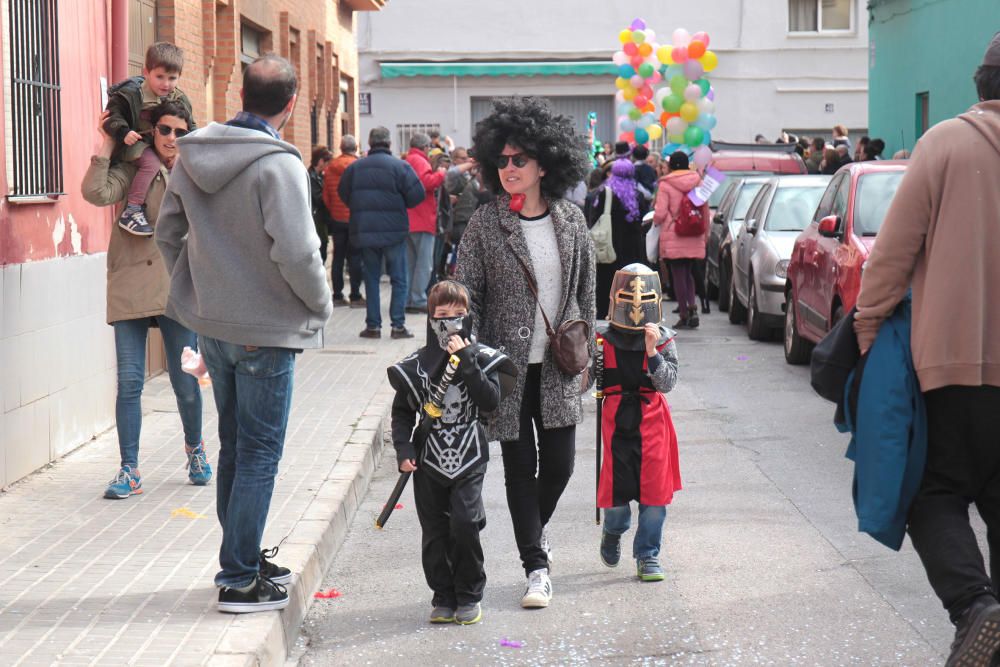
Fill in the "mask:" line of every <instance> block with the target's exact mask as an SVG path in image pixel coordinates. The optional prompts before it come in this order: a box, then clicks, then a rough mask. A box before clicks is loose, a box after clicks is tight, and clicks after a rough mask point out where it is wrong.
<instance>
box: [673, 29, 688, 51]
mask: <svg viewBox="0 0 1000 667" xmlns="http://www.w3.org/2000/svg"><path fill="white" fill-rule="evenodd" d="M690 43H691V35H690V34H689V33H688V31H687V30H685V29H684V28H678V29H677V30H674V46H675V47H676V46H687V45H688V44H690Z"/></svg>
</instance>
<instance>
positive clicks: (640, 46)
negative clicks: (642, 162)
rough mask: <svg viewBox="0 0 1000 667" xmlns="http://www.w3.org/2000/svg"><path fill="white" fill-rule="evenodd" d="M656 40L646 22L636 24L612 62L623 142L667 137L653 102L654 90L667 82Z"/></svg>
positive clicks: (623, 33)
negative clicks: (615, 68) (658, 54)
mask: <svg viewBox="0 0 1000 667" xmlns="http://www.w3.org/2000/svg"><path fill="white" fill-rule="evenodd" d="M655 40H656V34H655V33H654V32H653V31H652V30H651V29H649V28H647V27H646V22H645V21H643V20H642V19H636V20H634V21H632V23H631V25H629V27H628V28H625V29H624V30H622V31H621V32H620V33H619V34H618V41H620V42H621V44H622V47H621V50H620V51H617V52H616V53H615V54H614V56H613V57H612V60H613V61H614V63H615V65H617V66H618V77H617V78H616V79H615V86H616V87H617V88H618V92H617V94H616V95H615V99H616V101H617V110H618V129H619V131H620V132H621V134H620V135H619V137H618V139H619V141H628V142H629V143H637V144H644V143H646V142H647V141H649V140H650V139H654V140H655V139H659V138H660V137H661V136H663V128H662V127H661V126H660V125H659V124H658V123H657V120H656V117H657V113H656V105H655V104H654V99H653V95H654V93H653V86H655V85H656V84H658V83H660V81H662V80H663V74H662V72H661V71H660V67H661V64H662V63H661V62H660V60H659V59H658V58H657V53H658V52H659V51H661V50H662V48H661V47H660V46H659V45H658V44H657V43H656V41H655Z"/></svg>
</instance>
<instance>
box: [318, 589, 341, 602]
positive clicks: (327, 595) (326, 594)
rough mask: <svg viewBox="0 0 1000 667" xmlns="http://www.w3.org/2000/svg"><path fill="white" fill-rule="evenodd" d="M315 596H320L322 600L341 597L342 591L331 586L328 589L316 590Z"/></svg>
mask: <svg viewBox="0 0 1000 667" xmlns="http://www.w3.org/2000/svg"><path fill="white" fill-rule="evenodd" d="M313 597H314V598H319V599H321V600H323V599H332V598H339V597H340V591H338V590H337V589H336V588H331V589H330V590H327V591H316V592H315V593H314V594H313Z"/></svg>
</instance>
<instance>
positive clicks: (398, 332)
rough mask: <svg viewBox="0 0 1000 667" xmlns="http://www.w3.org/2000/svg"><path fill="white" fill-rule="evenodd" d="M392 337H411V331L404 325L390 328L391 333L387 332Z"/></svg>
mask: <svg viewBox="0 0 1000 667" xmlns="http://www.w3.org/2000/svg"><path fill="white" fill-rule="evenodd" d="M389 335H390V336H392V337H393V338H413V332H412V331H410V330H409V329H407V328H406V327H400V328H398V329H397V328H396V327H393V328H392V333H390V334H389Z"/></svg>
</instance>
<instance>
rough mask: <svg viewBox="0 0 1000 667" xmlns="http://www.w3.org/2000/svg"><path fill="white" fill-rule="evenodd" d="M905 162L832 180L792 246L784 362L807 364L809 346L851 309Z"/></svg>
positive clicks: (858, 166)
mask: <svg viewBox="0 0 1000 667" xmlns="http://www.w3.org/2000/svg"><path fill="white" fill-rule="evenodd" d="M906 164H907V163H906V162H902V161H899V162H896V161H878V162H856V163H853V164H848V165H845V166H844V167H841V168H840V170H839V171H838V172H837V173H836V174H835V175H834V177H833V180H832V181H830V185H828V186H827V188H826V192H825V193H824V194H823V198H822V199H821V200H820V203H819V206H818V207H817V208H816V213H815V215H814V216H813V219H812V222H810V223H809V225H808V226H807V227H806V229H805V230H804V231H803V232H802V233H801V234H800V235H799V236H798V238H797V239H796V240H795V246H794V248H793V250H792V257H791V261H790V262H789V264H788V278H787V280H786V281H785V301H786V303H787V304H788V306H787V307H786V309H785V326H784V342H785V360H786V361H787V362H788V363H790V364H803V363H806V362H807V361H809V356H810V353H811V351H812V346H813V345H814V344H815V343H817V342H819V340H820V339H821V338H823V336H825V335H826V334H827V332H828V331H830V329H831V328H832V327H833V325H834V324H836V323H837V321H838V320H840V318H842V317H843V316H844V314H845V313H847V312H848V311H849V310H850V309H851V308H853V307H854V304H855V302H857V300H858V291H859V290H860V289H861V272H862V271H863V270H864V264H865V260H867V259H868V254H869V253H870V252H871V249H872V246H873V245H874V243H875V238H876V235H877V234H878V230H879V228H880V227H881V226H882V221H883V220H884V219H885V214H886V212H887V211H888V210H889V205H890V204H891V203H892V198H893V197H894V196H895V194H896V189H897V188H898V187H899V183H900V181H901V180H902V179H903V174H904V172H905V170H906Z"/></svg>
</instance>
